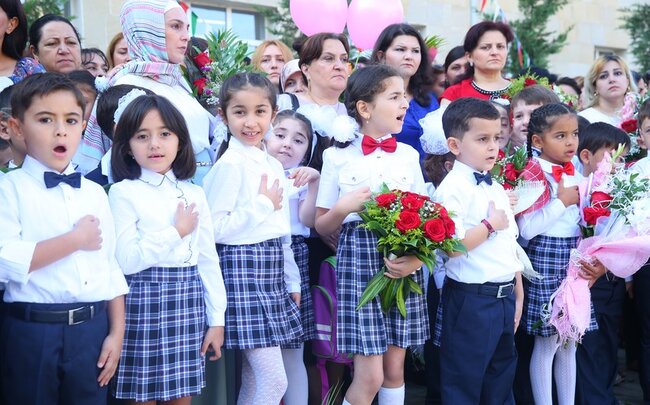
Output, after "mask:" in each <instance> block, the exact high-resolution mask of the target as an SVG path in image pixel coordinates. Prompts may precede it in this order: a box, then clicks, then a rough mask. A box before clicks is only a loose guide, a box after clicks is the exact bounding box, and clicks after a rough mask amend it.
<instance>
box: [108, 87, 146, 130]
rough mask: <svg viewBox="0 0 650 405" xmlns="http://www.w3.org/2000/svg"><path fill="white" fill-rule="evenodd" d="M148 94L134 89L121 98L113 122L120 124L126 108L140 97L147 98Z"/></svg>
mask: <svg viewBox="0 0 650 405" xmlns="http://www.w3.org/2000/svg"><path fill="white" fill-rule="evenodd" d="M146 95H147V93H145V92H144V91H143V90H140V89H133V90H131V91H129V92H128V93H126V94H125V95H123V96H122V97H120V100H119V101H118V102H117V108H116V109H115V113H114V114H113V122H114V123H116V124H117V123H118V122H119V121H120V118H121V117H122V114H123V113H124V110H125V109H126V107H127V106H128V105H129V104H131V102H132V101H133V100H135V99H136V98H138V97H140V96H146Z"/></svg>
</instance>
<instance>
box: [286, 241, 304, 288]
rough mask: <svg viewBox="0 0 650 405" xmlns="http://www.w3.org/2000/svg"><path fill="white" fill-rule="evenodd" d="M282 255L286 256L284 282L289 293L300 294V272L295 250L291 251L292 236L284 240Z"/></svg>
mask: <svg viewBox="0 0 650 405" xmlns="http://www.w3.org/2000/svg"><path fill="white" fill-rule="evenodd" d="M282 253H283V254H284V282H285V283H286V285H287V291H288V292H290V293H294V292H297V293H299V292H300V291H301V289H300V270H299V269H298V265H297V264H296V259H295V258H294V256H293V250H291V237H290V236H285V237H283V238H282Z"/></svg>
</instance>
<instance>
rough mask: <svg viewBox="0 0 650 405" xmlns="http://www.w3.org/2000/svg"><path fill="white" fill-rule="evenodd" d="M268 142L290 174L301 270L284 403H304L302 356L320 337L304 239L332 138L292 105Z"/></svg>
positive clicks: (287, 185) (294, 246)
mask: <svg viewBox="0 0 650 405" xmlns="http://www.w3.org/2000/svg"><path fill="white" fill-rule="evenodd" d="M265 141H266V147H267V148H268V151H269V155H271V156H273V157H275V158H276V159H278V160H279V161H280V163H282V167H284V171H285V174H286V179H285V180H286V181H285V182H284V189H285V190H286V193H287V194H288V198H289V212H290V214H291V250H292V251H293V255H294V258H295V260H296V264H297V265H298V269H299V270H300V287H301V291H300V293H301V296H300V315H301V321H302V330H303V335H302V337H301V338H300V339H298V340H297V341H295V342H292V343H288V344H285V345H282V360H283V361H284V368H285V370H286V373H287V380H288V382H289V386H288V387H287V392H286V394H285V395H284V398H283V400H284V403H285V405H303V404H306V403H307V401H308V396H309V392H308V385H309V384H308V381H307V370H306V368H305V363H304V361H303V350H304V342H307V341H310V340H312V339H314V338H315V337H316V328H315V325H314V312H313V311H314V308H313V307H312V300H311V291H310V285H309V284H310V283H309V251H308V248H307V243H306V242H305V239H306V238H308V237H309V235H310V232H311V228H313V227H314V217H315V215H316V195H317V194H318V180H319V179H320V172H319V171H318V168H319V162H322V155H323V149H324V146H325V145H326V144H327V143H329V141H328V140H326V139H325V138H321V137H319V136H318V135H317V134H316V133H315V132H314V131H313V130H312V126H311V122H310V121H309V120H308V119H307V117H305V116H304V115H302V114H300V113H297V112H295V111H293V110H284V111H281V112H279V113H278V115H277V116H276V117H275V121H273V131H272V132H271V133H270V134H269V135H268V136H267V137H266V140H265Z"/></svg>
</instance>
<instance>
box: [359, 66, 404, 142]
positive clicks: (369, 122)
mask: <svg viewBox="0 0 650 405" xmlns="http://www.w3.org/2000/svg"><path fill="white" fill-rule="evenodd" d="M384 84H385V88H384V91H382V92H381V93H379V94H376V95H375V97H374V99H373V100H372V102H370V103H366V102H363V101H360V102H358V103H357V110H358V111H359V113H360V114H361V116H362V117H363V123H362V125H361V132H362V133H364V134H366V135H368V136H371V137H373V138H380V137H382V136H384V135H387V134H398V133H400V132H401V131H402V125H403V124H404V116H405V115H406V109H407V108H408V106H409V105H408V102H407V101H406V95H405V93H404V79H402V78H401V77H398V76H392V77H389V78H387V79H385V80H384Z"/></svg>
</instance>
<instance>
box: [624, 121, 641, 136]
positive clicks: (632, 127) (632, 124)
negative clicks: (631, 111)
mask: <svg viewBox="0 0 650 405" xmlns="http://www.w3.org/2000/svg"><path fill="white" fill-rule="evenodd" d="M637 128H638V123H637V121H636V120H635V119H631V120H627V121H623V123H621V129H622V130H623V131H625V132H627V133H628V134H632V133H634V132H636V130H637Z"/></svg>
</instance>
